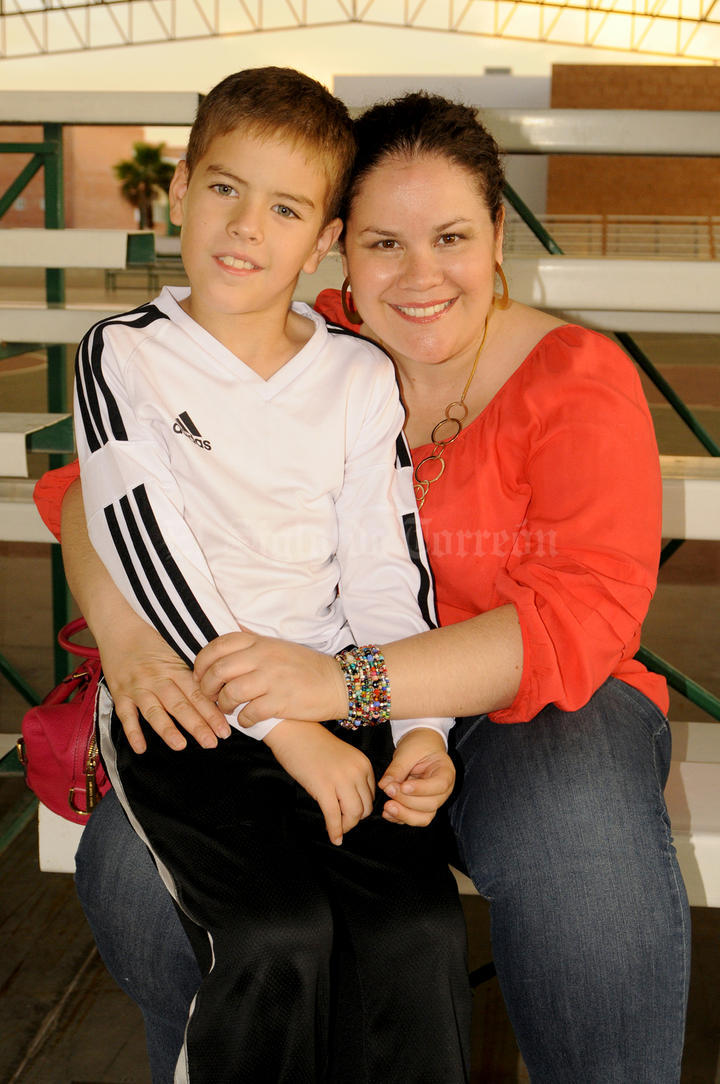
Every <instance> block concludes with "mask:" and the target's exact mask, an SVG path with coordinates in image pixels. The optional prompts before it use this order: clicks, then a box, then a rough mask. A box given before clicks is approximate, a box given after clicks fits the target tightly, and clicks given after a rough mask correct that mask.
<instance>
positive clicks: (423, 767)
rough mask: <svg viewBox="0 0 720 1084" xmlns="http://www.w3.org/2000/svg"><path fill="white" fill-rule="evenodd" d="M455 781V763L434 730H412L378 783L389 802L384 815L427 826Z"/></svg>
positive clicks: (395, 821)
mask: <svg viewBox="0 0 720 1084" xmlns="http://www.w3.org/2000/svg"><path fill="white" fill-rule="evenodd" d="M454 784H455V766H454V765H453V762H452V760H451V759H450V757H449V756H448V754H447V752H446V751H445V743H444V742H443V740H442V738H441V736H440V735H439V734H438V733H437V731H435V730H428V729H427V728H424V727H422V728H420V727H419V728H418V729H417V730H411V731H410V733H409V734H406V735H405V737H404V738H401V739H400V741H399V742H398V746H397V749H396V750H395V756H394V757H393V758H392V760H391V761H390V764H389V765H388V767H387V769H386V771H385V773H384V775H383V777H382V779H380V780H379V781H378V786H379V787H380V789H381V790H384V791H385V793H386V794H387V796H388V798H389V799H390V801H388V802H386V803H385V807H384V810H383V817H384V818H385V820H388V821H392V822H393V823H395V824H412V825H415V826H419V827H425V826H427V825H428V824H430V822H431V820H432V819H433V817H434V816H435V814H436V813H437V811H438V809H439V808H440V806H441V805H443V803H444V802H446V801H447V800H448V798H449V797H450V794H451V792H452V789H453V786H454Z"/></svg>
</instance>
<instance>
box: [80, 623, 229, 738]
mask: <svg viewBox="0 0 720 1084" xmlns="http://www.w3.org/2000/svg"><path fill="white" fill-rule="evenodd" d="M134 616H135V615H133V617H134ZM115 633H116V634H115V635H113V636H108V637H106V638H104V641H105V642H104V643H103V644H101V645H100V649H101V650H100V655H101V659H102V666H103V674H104V676H105V681H106V682H107V686H108V688H109V690H110V693H111V695H112V698H113V701H114V703H115V711H116V713H117V716H118V718H119V719H120V722H121V723H122V726H123V730H124V731H125V736H126V737H127V740H128V742H129V744H130V747H131V749H133V751H134V752H136V753H144V752H145V749H146V744H145V738H144V737H143V733H142V730H141V729H140V723H139V721H138V712H140V714H141V715H142V716H143V718H144V719H146V720H147V722H148V723H149V724H150V726H151V727H152V728H153V730H154V731H155V732H156V734H158V735H159V736H160V737H161V738H162V739H163V741H164V742H165V743H166V745H169V746H170V748H171V749H184V748H185V746H186V745H187V738H186V737H185V736H184V734H182V733H181V731H180V730H179V729H178V726H179V727H182V728H183V730H185V731H187V733H188V734H190V736H191V737H193V738H194V739H195V741H196V742H197V743H198V744H199V745H201V746H202V747H203V748H205V749H211V748H212V747H213V746H215V745H217V743H218V738H226V737H227V736H228V735H229V734H230V726H229V724H228V721H227V719H226V718H225V716H224V715H223V714H222V712H221V711H220V710H219V709H218V707H217V706H216V705H215V704H214V703H213V702H212V700H210V699H208V697H206V696H205V695H204V694H203V693H202V692H201V690H200V683H199V682H198V681H197V679H196V678H195V676H194V674H193V672H192V670H189V669H188V667H187V666H186V665H185V663H184V662H183V660H182V659H181V658H179V656H177V655H176V654H175V652H174V651H173V650H172V649H171V648H170V647H169V646H168V645H167V644H166V643H165V641H164V640H163V639H162V637H160V636H159V634H158V633H157V632H156V631H155V629H153V628H151V626H150V625H148V624H146V622H144V621H142V620H141V619H139V618H138V619H137V620H136V621H134V622H133V623H132V625H131V626H130V627H129V629H128V633H129V634H128V635H123V632H122V630H121V629H120V628H118V627H117V626H116V629H115ZM176 723H177V724H178V725H177V726H176Z"/></svg>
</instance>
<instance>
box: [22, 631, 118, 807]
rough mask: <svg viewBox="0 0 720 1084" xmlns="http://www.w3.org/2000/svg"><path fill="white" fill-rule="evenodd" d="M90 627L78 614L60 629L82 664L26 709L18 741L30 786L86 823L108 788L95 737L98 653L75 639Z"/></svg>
mask: <svg viewBox="0 0 720 1084" xmlns="http://www.w3.org/2000/svg"><path fill="white" fill-rule="evenodd" d="M86 628H87V623H86V622H85V620H84V619H83V618H82V617H80V618H77V619H76V620H75V621H70V622H69V624H67V625H65V626H64V628H62V629H60V632H59V633H58V643H59V644H60V646H61V647H63V648H65V650H66V651H68V652H70V654H72V655H78V656H80V657H81V658H82V662H81V663H80V664H79V665H78V666H77V667H76V669H75V670H74V671H73V673H72V674H69V675H68V676H67V677H66V678H64V680H63V681H62V682H61V683H60V684H59V685H58V686H57V687H56V688H55V689H53V690H52V691H51V692H49V693H48V695H47V696H46V697H45V699H44V700H43V702H42V704H38V706H37V707H35V708H31V709H30V711H28V712H26V713H25V716H24V718H23V721H22V737H21V738H20V739H19V740H18V743H17V746H18V757H19V758H20V762H21V763H22V765H23V766H24V768H25V779H26V782H27V785H28V786H29V787H30V789H31V790H33V791H34V792H35V794H36V795H37V797H38V798H39V799H40V801H41V802H42V803H43V805H46V806H47V807H48V809H51V810H52V811H53V813H58V814H59V815H60V816H61V817H65V818H66V819H67V820H70V821H75V823H76V824H85V822H86V820H87V818H88V817H89V816H90V814H91V813H92V811H93V808H94V807H95V806H96V805H97V803H98V802H99V801H100V799H101V797H102V796H103V794H105V793H107V791H108V790H109V789H110V780H109V779H108V777H107V775H106V774H105V769H104V767H103V765H102V763H101V761H100V755H99V753H98V747H97V739H96V735H95V702H96V700H97V691H98V681H99V679H100V673H101V665H100V653H99V651H98V649H97V648H96V647H83V646H80V645H78V644H74V643H73V642H72V640H71V637H72V636H74V635H75V633H77V632H80V631H81V630H82V629H86Z"/></svg>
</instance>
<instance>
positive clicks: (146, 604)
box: [104, 505, 193, 666]
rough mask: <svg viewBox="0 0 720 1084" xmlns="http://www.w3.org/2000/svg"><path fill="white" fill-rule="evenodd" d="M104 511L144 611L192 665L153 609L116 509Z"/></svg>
mask: <svg viewBox="0 0 720 1084" xmlns="http://www.w3.org/2000/svg"><path fill="white" fill-rule="evenodd" d="M104 512H105V522H106V523H107V526H108V530H109V531H110V535H111V537H112V540H113V544H114V546H115V549H116V550H117V553H118V556H119V558H120V561H121V562H122V566H123V568H124V569H125V574H126V575H127V578H128V580H129V581H130V586H131V587H132V589H133V592H134V593H135V597H136V598H137V600H138V602H139V603H140V605H141V607H142V609H143V611H144V612H145V615H146V617H147V619H148V621H149V622H150V624H151V625H153V626H154V627H155V628H156V629H157V631H158V632H159V633H160V635H161V636H162V638H163V640H165V642H166V643H167V644H168V645H169V646H170V647H171V648H172V649H173V651H175V652H177V654H178V655H179V656H180V657H181V658H182V660H183V661H184V662H185V663H187V665H188V666H192V664H193V660H192V658H191V657H190V656H189V655H188V654H187V653H186V652H185V651H184V650H183V647H182V646H181V645H180V644H179V643H178V642H177V640H176V639H174V638H173V637H172V635H171V634H170V633H169V632H168V630H167V629H166V628H165V626H164V625H163V623H162V621H161V620H160V618H159V617H158V615H157V614H156V612H155V610H154V609H153V607H152V605H151V603H150V600H149V598H148V597H147V595H146V594H145V589H144V588H143V585H142V583H141V582H140V579H139V578H138V575H137V573H136V572H135V569H134V567H133V563H132V559H131V557H130V553H129V551H128V548H127V546H126V545H125V539H124V538H123V536H122V531H121V530H120V525H119V523H118V520H117V516H116V514H115V509H114V508H113V506H112V505H108V506H107V508H105V509H104Z"/></svg>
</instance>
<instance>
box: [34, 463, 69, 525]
mask: <svg viewBox="0 0 720 1084" xmlns="http://www.w3.org/2000/svg"><path fill="white" fill-rule="evenodd" d="M79 477H80V463H79V462H78V460H77V459H74V460H73V461H72V463H67V464H66V465H65V466H64V467H57V469H56V470H47V471H45V473H44V474H43V475H42V477H40V478H38V480H37V482H36V483H35V488H34V490H33V500H34V501H35V507H36V508H37V510H38V512H39V513H40V518H41V519H42V521H43V523H44V524H45V526H46V527H47V528H48V530H49V531H52V533H53V534H54V535H55V537H56V538H57V540H58V542H59V541H60V514H61V510H62V502H63V500H64V499H65V494H66V493H67V491H68V489H69V488H70V486H71V485H72V483H73V482H74V481H75V479H76V478H79Z"/></svg>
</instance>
